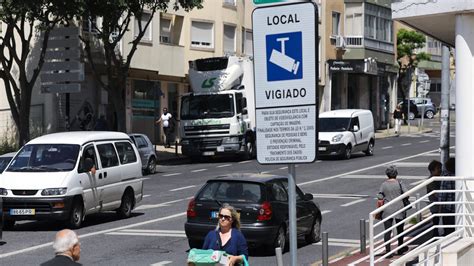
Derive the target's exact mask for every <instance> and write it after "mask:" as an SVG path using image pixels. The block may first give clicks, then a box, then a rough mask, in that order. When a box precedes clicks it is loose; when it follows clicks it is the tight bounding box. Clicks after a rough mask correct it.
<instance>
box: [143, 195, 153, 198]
mask: <svg viewBox="0 0 474 266" xmlns="http://www.w3.org/2000/svg"><path fill="white" fill-rule="evenodd" d="M150 196H151V195H143V197H144V198H148V197H150Z"/></svg>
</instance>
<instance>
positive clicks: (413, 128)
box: [375, 122, 433, 139]
mask: <svg viewBox="0 0 474 266" xmlns="http://www.w3.org/2000/svg"><path fill="white" fill-rule="evenodd" d="M412 123H413V122H412ZM432 131H433V129H432V128H429V127H426V126H424V127H423V128H419V127H418V126H417V125H410V126H408V125H402V127H401V130H400V134H399V135H398V136H406V135H417V134H423V133H430V132H432ZM391 137H397V134H395V129H393V128H390V129H379V130H376V131H375V139H383V138H391Z"/></svg>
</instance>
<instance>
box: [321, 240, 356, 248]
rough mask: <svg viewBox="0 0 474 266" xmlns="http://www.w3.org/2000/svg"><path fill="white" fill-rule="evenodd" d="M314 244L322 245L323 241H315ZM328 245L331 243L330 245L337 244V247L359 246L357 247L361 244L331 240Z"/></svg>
mask: <svg viewBox="0 0 474 266" xmlns="http://www.w3.org/2000/svg"><path fill="white" fill-rule="evenodd" d="M313 245H314V246H321V245H322V243H321V242H318V243H314V244H313ZM328 245H329V246H336V247H349V248H357V247H360V245H359V244H349V243H340V242H331V241H329V243H328Z"/></svg>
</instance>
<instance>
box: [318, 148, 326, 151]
mask: <svg viewBox="0 0 474 266" xmlns="http://www.w3.org/2000/svg"><path fill="white" fill-rule="evenodd" d="M325 150H326V147H318V151H325Z"/></svg>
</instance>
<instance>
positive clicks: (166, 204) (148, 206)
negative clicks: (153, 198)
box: [135, 197, 193, 210]
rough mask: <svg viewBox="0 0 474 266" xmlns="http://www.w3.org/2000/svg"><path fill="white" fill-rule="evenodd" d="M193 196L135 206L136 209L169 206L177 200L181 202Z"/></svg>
mask: <svg viewBox="0 0 474 266" xmlns="http://www.w3.org/2000/svg"><path fill="white" fill-rule="evenodd" d="M192 198H193V197H188V198H185V199H179V200H172V201H168V202H163V203H158V204H143V205H140V206H138V207H136V208H135V210H147V209H154V208H160V207H169V206H170V204H173V203H176V202H181V201H185V200H190V199H192Z"/></svg>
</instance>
